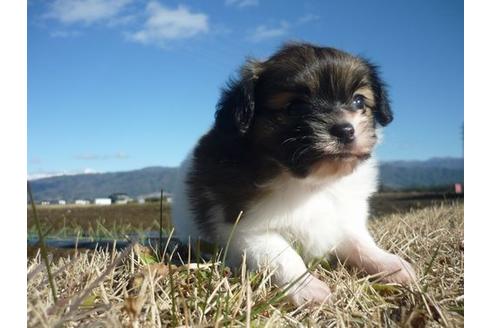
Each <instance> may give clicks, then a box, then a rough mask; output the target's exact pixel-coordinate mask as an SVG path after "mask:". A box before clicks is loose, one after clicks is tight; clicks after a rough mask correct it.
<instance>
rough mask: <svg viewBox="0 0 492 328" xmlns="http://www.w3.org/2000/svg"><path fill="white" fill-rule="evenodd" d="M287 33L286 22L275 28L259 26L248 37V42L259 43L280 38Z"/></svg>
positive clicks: (287, 26) (287, 25)
mask: <svg viewBox="0 0 492 328" xmlns="http://www.w3.org/2000/svg"><path fill="white" fill-rule="evenodd" d="M288 31H289V24H288V23H287V22H281V23H280V25H279V26H277V27H268V26H266V25H260V26H258V27H256V29H255V30H254V31H253V33H251V34H250V35H249V36H248V40H250V41H252V42H261V41H264V40H267V39H272V38H277V37H281V36H284V35H286V34H287V32H288Z"/></svg>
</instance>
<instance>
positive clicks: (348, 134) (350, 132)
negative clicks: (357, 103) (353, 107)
mask: <svg viewBox="0 0 492 328" xmlns="http://www.w3.org/2000/svg"><path fill="white" fill-rule="evenodd" d="M330 133H331V135H332V136H335V137H337V138H339V139H340V141H341V142H343V143H350V142H352V141H354V139H355V130H354V127H353V126H352V124H350V123H342V124H337V125H334V126H333V127H332V128H331V129H330Z"/></svg>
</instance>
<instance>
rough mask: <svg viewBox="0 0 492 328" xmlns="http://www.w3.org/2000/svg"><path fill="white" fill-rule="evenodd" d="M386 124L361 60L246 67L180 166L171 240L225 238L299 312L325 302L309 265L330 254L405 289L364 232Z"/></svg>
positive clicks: (391, 258)
mask: <svg viewBox="0 0 492 328" xmlns="http://www.w3.org/2000/svg"><path fill="white" fill-rule="evenodd" d="M392 119H393V116H392V111H391V109H390V105H389V101H388V97H387V93H386V89H385V86H384V84H383V82H382V81H381V79H380V78H379V76H378V73H377V70H376V68H375V66H373V65H372V64H370V63H369V62H368V61H367V60H364V59H362V58H359V57H355V56H352V55H350V54H348V53H346V52H343V51H340V50H336V49H333V48H323V47H317V46H314V45H310V44H288V45H286V46H284V47H283V48H281V49H280V50H279V51H278V52H277V53H275V54H274V55H273V56H271V57H270V58H269V59H267V60H265V61H255V60H250V61H248V62H247V63H246V64H245V65H244V66H243V67H242V69H241V71H240V77H239V78H238V79H237V80H234V81H231V82H230V83H229V84H228V86H227V87H226V88H225V90H223V92H222V97H221V99H220V101H219V103H218V105H217V111H216V114H215V123H214V125H213V127H212V128H211V129H210V131H209V132H208V133H207V134H205V135H204V136H203V137H202V138H201V139H200V140H199V142H198V144H197V145H196V147H195V148H194V150H193V152H192V153H191V155H190V156H189V157H188V158H187V159H186V160H185V161H184V163H183V164H182V166H181V168H180V173H179V178H178V185H177V188H176V192H175V201H174V204H173V222H174V226H175V228H176V233H177V236H179V237H180V238H181V239H182V240H183V241H184V242H186V243H188V241H189V240H190V239H191V240H193V241H195V240H199V239H201V240H204V241H207V242H210V243H214V244H218V245H221V246H222V247H224V246H225V245H226V244H227V242H228V240H229V239H231V241H230V244H229V249H228V254H227V263H228V264H229V265H231V266H233V267H234V266H236V267H237V266H239V265H240V264H241V262H242V256H245V257H246V263H247V266H248V268H249V269H258V268H260V267H265V266H266V267H268V268H269V269H271V270H273V272H274V274H273V279H274V282H275V283H276V284H277V285H279V286H289V288H286V293H288V295H289V296H290V298H291V300H292V301H293V302H294V303H295V304H298V305H299V304H303V303H304V302H309V301H313V302H323V301H326V300H327V298H329V296H330V289H329V287H328V286H327V285H326V284H325V283H324V282H322V281H320V280H319V279H317V278H316V277H314V276H313V275H312V274H310V273H309V272H307V268H306V265H305V262H307V261H309V260H310V259H313V258H320V257H325V256H328V255H329V254H334V255H336V256H337V257H338V258H339V259H340V260H341V262H342V263H346V264H348V265H350V266H354V267H357V268H359V269H361V270H363V271H365V272H366V273H368V274H371V275H372V274H379V273H380V274H381V275H382V277H383V278H382V279H383V280H384V281H386V282H397V283H409V282H411V281H412V280H414V279H415V273H414V271H413V269H412V267H411V266H410V264H409V263H408V262H406V261H404V260H403V259H401V258H400V257H398V256H396V255H393V254H390V253H388V252H386V251H384V250H382V249H381V248H379V247H378V246H377V245H376V244H375V242H374V241H373V238H372V237H371V235H370V234H369V232H368V230H367V228H366V221H367V217H368V197H369V196H370V195H371V193H373V192H374V191H375V190H376V187H377V168H376V166H375V162H374V160H372V159H371V152H372V150H373V148H374V146H375V144H376V142H377V138H378V133H377V132H378V130H379V129H380V127H382V126H385V125H387V124H388V123H390V122H391V121H392ZM240 213H242V215H241V217H240V220H239V221H237V225H235V223H236V219H237V218H238V216H239V214H240ZM234 226H235V228H234V231H233V227H234ZM230 237H231V238H230ZM296 245H299V246H301V247H300V248H301V249H302V251H301V252H300V253H298V252H297V251H296V249H297V247H296Z"/></svg>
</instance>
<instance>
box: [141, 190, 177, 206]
mask: <svg viewBox="0 0 492 328" xmlns="http://www.w3.org/2000/svg"><path fill="white" fill-rule="evenodd" d="M162 198H163V201H164V202H166V203H171V202H172V195H171V194H170V193H168V192H164V193H163V194H162ZM137 200H138V203H139V204H143V203H155V202H160V201H161V192H160V191H158V192H154V193H151V194H146V195H140V196H138V197H137Z"/></svg>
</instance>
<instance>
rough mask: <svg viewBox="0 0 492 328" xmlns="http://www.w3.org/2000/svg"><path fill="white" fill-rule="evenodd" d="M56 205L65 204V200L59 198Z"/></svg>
mask: <svg viewBox="0 0 492 328" xmlns="http://www.w3.org/2000/svg"><path fill="white" fill-rule="evenodd" d="M58 205H67V202H66V201H65V200H64V199H59V200H58Z"/></svg>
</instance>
